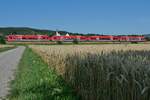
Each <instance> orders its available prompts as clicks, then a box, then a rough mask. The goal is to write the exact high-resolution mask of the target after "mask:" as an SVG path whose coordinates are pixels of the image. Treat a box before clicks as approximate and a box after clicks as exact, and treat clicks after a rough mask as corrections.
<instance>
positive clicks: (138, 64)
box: [29, 44, 150, 100]
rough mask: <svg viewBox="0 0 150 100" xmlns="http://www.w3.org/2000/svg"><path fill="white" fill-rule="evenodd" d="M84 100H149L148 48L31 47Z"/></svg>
mask: <svg viewBox="0 0 150 100" xmlns="http://www.w3.org/2000/svg"><path fill="white" fill-rule="evenodd" d="M29 47H30V48H32V50H33V51H34V52H36V53H37V54H38V55H40V56H41V57H42V58H43V60H44V61H45V62H46V63H47V64H48V66H49V67H50V68H51V69H53V70H55V71H56V72H57V74H59V75H61V76H62V77H63V79H64V80H65V81H66V82H67V83H68V84H70V85H71V86H72V87H73V88H74V90H75V91H76V93H78V95H79V96H81V98H82V99H83V100H149V99H150V95H149V94H150V46H149V45H148V44H109V45H68V46H66V45H52V46H48V45H47V46H46V45H30V46H29Z"/></svg>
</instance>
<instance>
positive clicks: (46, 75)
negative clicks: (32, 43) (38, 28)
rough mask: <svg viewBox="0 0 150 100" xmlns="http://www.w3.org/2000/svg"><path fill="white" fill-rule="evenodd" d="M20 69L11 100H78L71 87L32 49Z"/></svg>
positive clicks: (25, 54)
mask: <svg viewBox="0 0 150 100" xmlns="http://www.w3.org/2000/svg"><path fill="white" fill-rule="evenodd" d="M18 67H19V68H18V71H16V78H15V80H14V81H12V85H11V88H12V90H11V94H10V95H9V96H8V98H9V99H10V100H78V98H77V96H76V95H75V93H74V91H73V90H72V89H71V87H70V86H69V85H68V84H66V83H65V82H64V80H63V79H62V78H61V77H60V76H58V75H57V74H56V73H55V72H54V71H53V70H51V69H49V67H48V65H47V64H46V63H44V62H43V60H42V59H41V57H40V56H38V55H37V54H36V53H34V52H33V51H32V50H31V49H29V48H27V49H26V50H25V52H24V54H23V57H22V59H21V61H20V63H19V65H18Z"/></svg>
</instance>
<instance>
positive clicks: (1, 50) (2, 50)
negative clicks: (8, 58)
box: [0, 46, 16, 52]
mask: <svg viewBox="0 0 150 100" xmlns="http://www.w3.org/2000/svg"><path fill="white" fill-rule="evenodd" d="M13 48H16V47H15V46H14V47H4V48H0V52H4V51H7V50H10V49H13Z"/></svg>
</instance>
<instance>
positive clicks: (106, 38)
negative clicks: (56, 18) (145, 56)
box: [6, 35, 145, 42]
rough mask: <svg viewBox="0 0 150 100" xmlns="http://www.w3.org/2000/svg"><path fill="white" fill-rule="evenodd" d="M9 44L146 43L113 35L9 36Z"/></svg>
mask: <svg viewBox="0 0 150 100" xmlns="http://www.w3.org/2000/svg"><path fill="white" fill-rule="evenodd" d="M6 39H7V41H8V42H15V41H64V42H71V41H74V40H78V41H80V42H82V41H89V42H92V41H93V42H100V41H105V42H106V41H109V42H111V41H127V42H144V41H145V38H144V36H112V35H101V36H69V35H66V36H60V35H59V36H58V35H56V36H48V35H8V36H6Z"/></svg>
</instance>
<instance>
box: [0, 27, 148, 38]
mask: <svg viewBox="0 0 150 100" xmlns="http://www.w3.org/2000/svg"><path fill="white" fill-rule="evenodd" d="M58 32H59V33H60V34H61V35H66V34H67V33H69V34H70V35H81V36H94V35H102V34H82V33H72V32H67V31H58ZM55 33H56V31H54V30H44V29H35V28H29V27H5V28H0V35H1V34H3V35H4V36H5V35H8V34H42V35H43V34H46V35H49V36H52V35H55ZM144 36H145V37H150V34H147V35H144Z"/></svg>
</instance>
